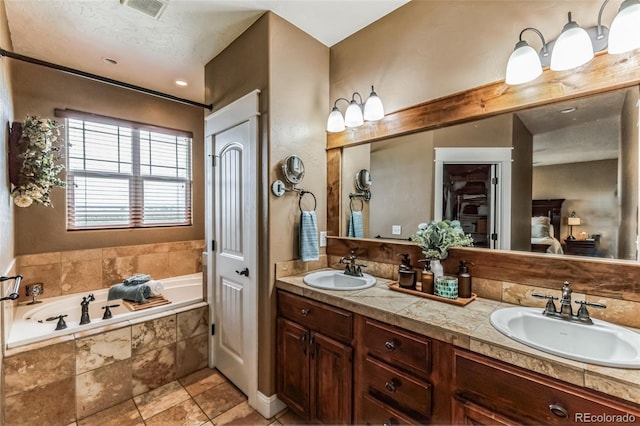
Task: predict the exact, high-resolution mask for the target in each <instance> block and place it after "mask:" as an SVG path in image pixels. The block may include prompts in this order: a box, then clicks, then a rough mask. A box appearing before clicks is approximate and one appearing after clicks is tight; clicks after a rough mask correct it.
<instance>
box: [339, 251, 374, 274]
mask: <svg viewBox="0 0 640 426" xmlns="http://www.w3.org/2000/svg"><path fill="white" fill-rule="evenodd" d="M338 263H340V264H341V265H346V266H345V267H344V274H345V275H351V276H353V277H361V276H363V274H362V268H366V267H367V265H365V264H363V263H356V255H355V252H354V251H353V250H352V251H351V254H350V255H349V259H347V258H346V257H344V256H342V257H341V258H340V262H338Z"/></svg>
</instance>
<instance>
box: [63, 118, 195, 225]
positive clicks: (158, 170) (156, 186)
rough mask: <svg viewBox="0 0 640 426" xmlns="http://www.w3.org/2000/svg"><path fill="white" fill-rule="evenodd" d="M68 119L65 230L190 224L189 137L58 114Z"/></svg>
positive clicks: (152, 128) (174, 132)
mask: <svg viewBox="0 0 640 426" xmlns="http://www.w3.org/2000/svg"><path fill="white" fill-rule="evenodd" d="M56 114H57V115H61V116H64V117H65V118H66V126H65V129H66V135H67V138H66V141H67V155H66V157H67V229H69V230H75V229H97V228H137V227H151V226H175V225H190V224H191V134H190V133H186V132H181V131H175V130H170V129H164V128H156V127H153V126H146V125H141V124H139V123H131V122H127V121H120V120H116V119H110V118H107V117H99V116H93V115H90V114H85V113H77V114H76V113H74V114H72V113H68V112H67V111H59V110H56Z"/></svg>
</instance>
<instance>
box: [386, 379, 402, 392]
mask: <svg viewBox="0 0 640 426" xmlns="http://www.w3.org/2000/svg"><path fill="white" fill-rule="evenodd" d="M384 387H385V389H386V390H388V391H389V392H395V391H396V390H397V389H398V388H399V387H400V383H399V382H398V381H397V380H396V379H391V381H390V382H386V383H385V384H384Z"/></svg>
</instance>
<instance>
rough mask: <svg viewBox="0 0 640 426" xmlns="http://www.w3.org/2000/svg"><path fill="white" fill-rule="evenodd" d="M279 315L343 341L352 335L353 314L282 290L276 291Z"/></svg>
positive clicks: (347, 341)
mask: <svg viewBox="0 0 640 426" xmlns="http://www.w3.org/2000/svg"><path fill="white" fill-rule="evenodd" d="M278 313H279V315H281V316H283V317H286V318H288V319H290V320H291V321H295V322H297V323H298V324H302V325H304V326H305V327H308V328H309V329H311V330H314V331H321V332H322V334H324V335H326V336H330V337H333V338H334V339H336V340H340V341H342V342H345V343H349V342H351V339H352V337H353V314H351V313H350V312H347V311H344V310H342V309H339V308H334V307H333V306H329V305H326V304H324V303H320V302H316V301H314V300H310V299H307V298H304V297H301V296H297V295H295V294H291V293H287V292H284V291H279V292H278Z"/></svg>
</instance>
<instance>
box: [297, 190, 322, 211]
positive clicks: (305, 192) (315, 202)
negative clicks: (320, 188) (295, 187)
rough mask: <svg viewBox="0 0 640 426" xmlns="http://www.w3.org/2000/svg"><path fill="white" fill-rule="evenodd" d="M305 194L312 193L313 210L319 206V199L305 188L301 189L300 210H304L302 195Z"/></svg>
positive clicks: (299, 197)
mask: <svg viewBox="0 0 640 426" xmlns="http://www.w3.org/2000/svg"><path fill="white" fill-rule="evenodd" d="M305 194H310V195H311V196H312V197H313V211H315V210H316V207H318V201H317V200H316V196H315V195H313V192H311V191H305V190H304V189H301V190H300V195H299V196H298V208H299V209H300V211H303V210H302V197H304V195H305Z"/></svg>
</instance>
